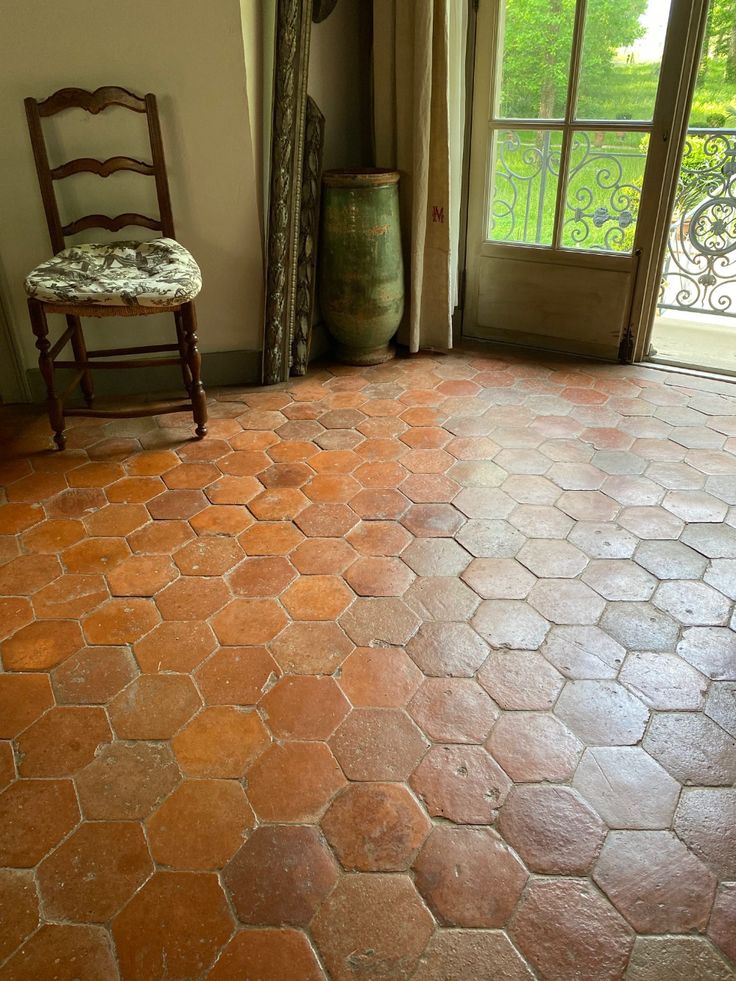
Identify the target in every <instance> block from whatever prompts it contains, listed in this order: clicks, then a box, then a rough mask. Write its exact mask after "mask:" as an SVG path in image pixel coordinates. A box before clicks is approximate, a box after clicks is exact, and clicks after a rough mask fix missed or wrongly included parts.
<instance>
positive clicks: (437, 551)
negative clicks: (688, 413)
mask: <svg viewBox="0 0 736 981" xmlns="http://www.w3.org/2000/svg"><path fill="white" fill-rule="evenodd" d="M401 558H402V559H403V560H404V562H406V564H407V565H408V566H409V568H410V569H413V570H414V572H416V574H417V575H418V576H459V575H460V573H461V572H462V571H463V569H465V568H466V566H467V565H468V564H469V563H470V561H471V556H470V554H469V553H468V552H466V551H465V549H464V548H462V546H460V545H458V543H457V542H456V541H454V540H453V539H451V538H415V539H414V540H413V541H412V542H411V544H410V545H408V546H407V548H405V549H404V551H403V552H402V553H401Z"/></svg>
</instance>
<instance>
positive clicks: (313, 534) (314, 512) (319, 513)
mask: <svg viewBox="0 0 736 981" xmlns="http://www.w3.org/2000/svg"><path fill="white" fill-rule="evenodd" d="M357 522H358V516H357V514H355V512H354V511H353V510H351V509H350V508H349V507H348V506H347V505H346V504H332V503H326V504H325V503H319V504H310V505H309V506H308V507H306V508H304V510H303V511H300V512H299V514H297V516H296V518H295V524H296V525H297V527H298V528H299V529H300V530H301V531H302V532H303V533H304V534H305V535H307V537H309V538H341V537H343V536H344V535H346V534H347V533H348V532H349V531H350V529H351V528H352V527H353V525H355V524H357Z"/></svg>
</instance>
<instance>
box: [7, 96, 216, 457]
mask: <svg viewBox="0 0 736 981" xmlns="http://www.w3.org/2000/svg"><path fill="white" fill-rule="evenodd" d="M110 106H123V107H124V108H125V109H130V110H131V111H132V112H137V113H141V114H145V116H146V121H147V123H148V135H149V139H150V146H151V163H144V162H142V161H140V160H134V159H133V158H132V157H120V156H117V157H111V158H110V159H109V160H104V161H101V160H93V159H91V158H89V157H82V158H79V159H77V160H70V161H68V162H67V163H64V164H62V165H61V166H58V167H54V168H53V169H51V168H50V166H49V160H48V154H47V150H46V142H45V139H44V135H43V130H42V126H41V120H42V118H43V117H45V116H53V115H55V114H56V113H58V112H62V111H63V110H65V109H83V110H85V111H86V112H89V113H92V114H93V115H96V114H97V113H99V112H102V111H103V110H105V109H107V108H108V107H110ZM25 107H26V115H27V117H28V128H29V130H30V135H31V143H32V146H33V156H34V158H35V161H36V171H37V173H38V180H39V184H40V186H41V197H42V199H43V206H44V210H45V212H46V221H47V223H48V227H49V235H50V237H51V247H52V248H53V250H54V253H55V254H54V256H53V258H51V259H49V260H47V261H46V262H43V263H41V265H39V266H37V267H36V268H35V269H34V270H33V272H32V273H30V274H29V276H28V277H27V278H26V282H25V288H26V293H27V295H28V309H29V312H30V317H31V326H32V328H33V333H34V335H35V337H36V347H37V348H38V351H39V367H40V369H41V373H42V375H43V378H44V381H45V383H46V390H47V395H48V410H49V421H50V423H51V428H52V429H53V431H54V440H55V442H56V445H57V446H58V448H59V449H60V450H62V449H64V446H65V443H66V440H65V436H64V416H65V415H68V416H72V415H75V416H79V415H82V416H94V417H103V418H104V417H110V418H128V417H134V416H147V415H158V414H160V413H166V412H180V411H182V410H183V409H186V410H190V411H191V412H192V414H193V416H194V422H195V423H196V435H197V436H198V437H199V438H201V437H202V436H204V435H205V434H206V433H207V402H206V397H205V392H204V388H203V387H202V381H201V378H200V368H201V357H200V354H199V350H198V348H197V343H198V342H197V319H196V314H195V309H194V297H195V296H196V295H197V294H198V293H199V290H200V288H201V285H202V280H201V275H200V272H199V268H198V267H197V264H196V262H195V261H194V259H193V258H192V256H191V255H190V254H189V252H187V250H186V249H185V248H184V247H183V246H181V245H179V243H178V242H177V241H176V239H175V234H174V220H173V217H172V214H171V200H170V197H169V185H168V181H167V178H166V164H165V160H164V150H163V143H162V141H161V130H160V127H159V120H158V110H157V108H156V97H155V96H154V95H150V94H149V95H146V96H144V97H141V96H137V95H134V94H133V93H132V92H128V91H127V90H126V89H123V88H118V87H116V86H106V87H104V88H99V89H97V90H96V91H95V92H87V91H85V90H84V89H77V88H66V89H61V90H60V91H58V92H56V93H54V95H52V96H49V98H47V99H44V100H42V101H37V100H36V99H30V98H29V99H26V100H25ZM121 170H127V171H133V172H134V173H137V174H143V175H146V176H149V177H153V178H155V181H156V196H157V198H158V209H159V217H158V218H148V217H146V216H145V215H141V214H135V213H131V212H128V213H125V214H120V215H117V217H115V218H109V217H108V216H107V215H85V216H84V217H82V218H77V219H76V220H75V221H71V222H69V223H68V224H66V225H62V223H61V218H60V217H59V207H58V203H57V200H56V194H55V191H54V183H55V182H56V181H58V180H62V179H64V178H66V177H71V176H72V175H74V174H81V173H89V174H97V175H98V176H100V177H108V176H109V175H110V174H114V173H116V172H117V171H121ZM128 225H137V226H139V227H143V228H150V229H153V230H155V231H159V232H161V235H162V237H161V238H157V239H154V240H152V241H147V242H139V241H135V242H131V241H116V242H107V243H91V244H82V245H76V246H72V247H70V248H67V247H66V242H65V238H66V236H70V235H75V234H76V233H77V232H81V231H83V230H85V229H87V228H104V229H107V230H108V231H111V232H116V231H119V230H120V229H121V228H124V227H126V226H128ZM162 312H170V313H173V315H174V321H175V324H176V334H177V343H176V344H149V345H144V346H137V347H119V346H116V347H114V348H111V349H103V350H93V351H88V350H87V348H86V345H85V340H84V334H83V332H82V323H81V320H80V318H81V317H136V316H143V315H146V314H154V313H162ZM47 313H60V314H63V315H64V316H65V317H66V323H67V328H66V330H65V331H64V332H63V333H62V335H61V336H60V337H59V339H58V340H57V341H56V342H55V343H53V344H51V343H50V341H49V337H48V324H47V320H46V315H47ZM68 343H71V346H72V352H73V356H74V357H73V360H71V361H57V360H56V358H57V356H58V355H59V353H60V352H61V351H62V349H63V348H64V347H66V345H67V344H68ZM165 352H176V356H174V357H172V356H168V357H167V356H161V355H163V354H164V353H165ZM132 354H137V355H152V354H153V355H158V356H157V357H144V358H138V359H131V358H129V357H126V358H125V359H123V360H117V358H118V356H120V355H126V356H127V355H132ZM113 358H115V359H116V360H111V359H113ZM172 364H178V365H179V366H180V367H181V371H182V376H183V379H184V387H185V388H186V391H187V394H188V396H189V398H188V399H181V400H176V401H165V402H148V403H145V402H144V403H141V404H139V405H135V406H130V407H125V408H121V409H98V408H94V407H93V401H94V388H93V383H92V370H91V369H92V368H93V367H94V368H132V369H135V368H148V367H150V366H152V365H172ZM56 368H71V369H73V370H74V376H73V378H72V381H71V382H70V383H69V385H68V386H67V388H66V389H65V391H64V392H63V393H62V394H61V395H58V394H57V393H56V388H55V383H54V371H55V369H56ZM77 384H79V385H80V388H81V390H82V395H83V396H84V401H85V403H86V408H68V409H67V408H65V401H66V399H67V398H68V397H69V396H70V395H71V394H72V392H73V391H74V389H75V388H76V386H77Z"/></svg>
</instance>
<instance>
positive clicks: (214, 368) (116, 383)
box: [27, 351, 261, 402]
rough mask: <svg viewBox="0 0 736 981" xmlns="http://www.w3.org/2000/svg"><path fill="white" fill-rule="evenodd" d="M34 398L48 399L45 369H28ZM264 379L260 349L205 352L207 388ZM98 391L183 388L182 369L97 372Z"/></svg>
mask: <svg viewBox="0 0 736 981" xmlns="http://www.w3.org/2000/svg"><path fill="white" fill-rule="evenodd" d="M56 375H57V382H58V384H57V391H63V390H64V388H65V387H66V385H67V384H68V382H69V380H70V379H71V372H70V371H69V370H63V369H61V370H59V371H57V372H56ZM27 377H28V384H29V386H30V389H31V399H32V401H34V402H43V401H44V400H45V398H46V388H45V386H44V382H43V378H42V377H41V372H40V371H39V369H38V368H29V369H28V370H27ZM260 380H261V352H260V351H205V352H203V354H202V381H203V383H204V386H205V388H207V387H208V386H210V387H212V388H219V387H220V386H223V385H257V384H258V383H259V382H260ZM94 381H95V393H96V394H98V395H103V396H104V395H112V396H116V395H146V394H151V393H154V392H169V391H181V388H182V381H181V372H180V371H179V368H178V367H176V366H175V365H167V366H166V367H163V368H138V369H137V370H134V369H130V370H126V369H124V368H123V369H120V370H114V369H111V370H109V371H108V370H107V369H105V370H104V371H96V372H95V373H94Z"/></svg>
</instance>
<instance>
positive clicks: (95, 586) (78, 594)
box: [33, 574, 108, 620]
mask: <svg viewBox="0 0 736 981" xmlns="http://www.w3.org/2000/svg"><path fill="white" fill-rule="evenodd" d="M106 599H108V591H107V584H106V582H105V579H104V577H103V576H101V575H99V574H98V575H67V576H61V577H60V578H59V579H57V580H56V581H55V582H52V583H51V584H50V585H48V586H45V587H44V588H43V589H41V590H39V592H37V593H36V595H35V596H34V597H33V609H34V611H35V614H36V616H37V617H38V619H39V620H41V619H43V620H46V619H53V618H55V617H61V618H64V617H66V618H67V619H72V618H75V619H77V618H79V617H81V616H82V615H83V614H84V613H87V612H89V611H90V610H94V608H95V607H96V606H99V605H100V603H103V602H104V601H105V600H106Z"/></svg>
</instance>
